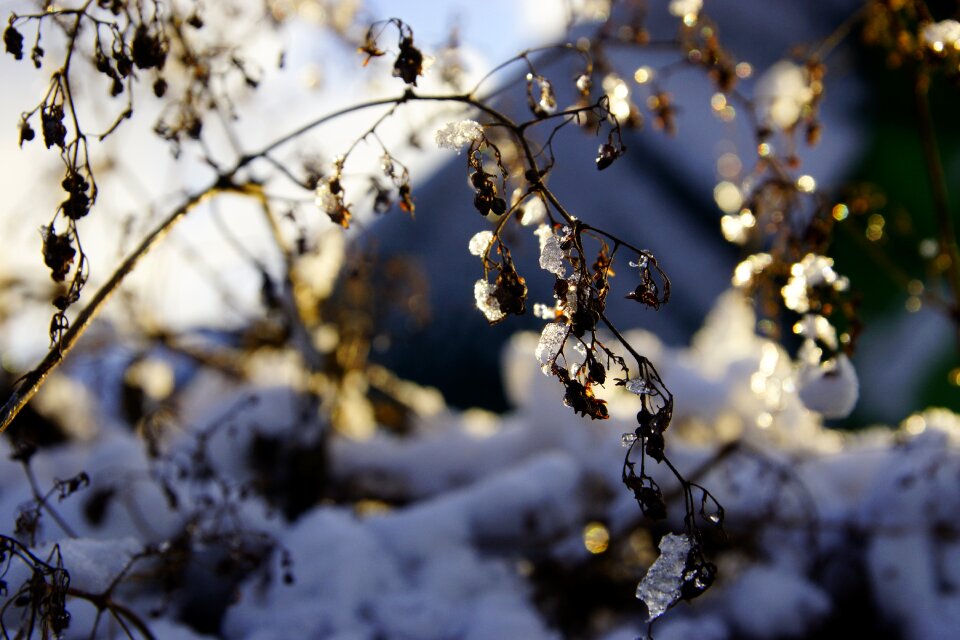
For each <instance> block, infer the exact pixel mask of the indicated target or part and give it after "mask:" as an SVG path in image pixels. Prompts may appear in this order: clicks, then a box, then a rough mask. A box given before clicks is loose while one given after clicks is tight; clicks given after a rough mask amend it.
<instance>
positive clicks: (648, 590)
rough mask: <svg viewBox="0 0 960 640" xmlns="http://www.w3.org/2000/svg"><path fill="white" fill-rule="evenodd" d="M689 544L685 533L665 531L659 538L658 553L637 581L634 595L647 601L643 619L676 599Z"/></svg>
mask: <svg viewBox="0 0 960 640" xmlns="http://www.w3.org/2000/svg"><path fill="white" fill-rule="evenodd" d="M691 548H692V545H691V543H690V539H689V538H688V537H687V536H685V535H676V534H673V533H668V534H667V535H665V536H663V538H661V539H660V557H659V558H657V559H656V561H655V562H654V563H653V564H652V565H651V566H650V568H649V569H648V570H647V575H645V576H644V577H643V580H641V581H640V584H638V585H637V599H638V600H642V601H643V603H644V604H645V605H647V612H648V616H647V620H648V621H649V620H653V619H655V618H659V617H660V616H662V615H663V614H664V612H665V611H666V610H667V609H669V608H670V606H671V605H673V603H674V602H676V601H677V600H679V599H680V587H681V586H682V585H683V582H684V576H683V571H684V569H685V568H686V565H687V556H688V555H690V549H691Z"/></svg>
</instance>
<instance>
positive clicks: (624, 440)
mask: <svg viewBox="0 0 960 640" xmlns="http://www.w3.org/2000/svg"><path fill="white" fill-rule="evenodd" d="M636 441H637V435H636V434H635V433H625V434H623V435H622V436H620V444H621V445H623V448H624V449H629V448H630V447H632V446H633V443H634V442H636ZM637 597H640V596H637Z"/></svg>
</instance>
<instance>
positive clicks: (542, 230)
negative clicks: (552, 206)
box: [535, 224, 567, 278]
mask: <svg viewBox="0 0 960 640" xmlns="http://www.w3.org/2000/svg"><path fill="white" fill-rule="evenodd" d="M535 233H536V234H537V237H539V238H540V268H541V269H545V270H547V271H549V272H550V273H552V274H554V275H555V276H557V277H560V278H562V277H563V276H564V274H565V273H566V272H567V266H566V265H565V264H564V262H563V249H561V248H560V240H559V239H558V238H557V236H555V235H554V233H553V230H552V229H550V225H546V224H542V225H540V226H539V227H537V230H536V231H535Z"/></svg>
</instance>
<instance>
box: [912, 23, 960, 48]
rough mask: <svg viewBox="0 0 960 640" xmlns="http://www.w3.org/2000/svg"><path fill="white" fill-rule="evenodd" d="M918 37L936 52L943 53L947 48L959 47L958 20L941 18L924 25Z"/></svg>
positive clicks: (959, 32)
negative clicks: (938, 20)
mask: <svg viewBox="0 0 960 640" xmlns="http://www.w3.org/2000/svg"><path fill="white" fill-rule="evenodd" d="M920 37H921V38H922V39H923V42H924V44H926V45H927V46H928V47H930V48H931V49H932V50H934V51H936V52H937V53H944V52H945V51H946V50H947V49H960V22H957V21H956V20H941V21H940V22H933V23H930V24H927V25H924V27H923V30H922V31H921V32H920Z"/></svg>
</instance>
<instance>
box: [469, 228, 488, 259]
mask: <svg viewBox="0 0 960 640" xmlns="http://www.w3.org/2000/svg"><path fill="white" fill-rule="evenodd" d="M491 242H493V232H492V231H480V232H478V233H476V234H474V236H473V237H472V238H470V244H469V245H468V248H469V249H470V255H474V256H482V255H483V254H484V252H485V251H486V250H487V247H489V246H490V243H491Z"/></svg>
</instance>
